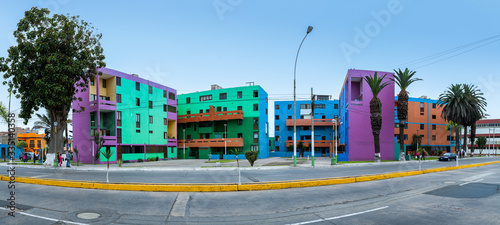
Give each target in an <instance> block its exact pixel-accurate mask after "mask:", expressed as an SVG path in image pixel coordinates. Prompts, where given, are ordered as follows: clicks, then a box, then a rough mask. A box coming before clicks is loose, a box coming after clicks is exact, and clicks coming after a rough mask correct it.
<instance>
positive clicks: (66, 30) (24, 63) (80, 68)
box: [0, 7, 106, 150]
mask: <svg viewBox="0 0 500 225" xmlns="http://www.w3.org/2000/svg"><path fill="white" fill-rule="evenodd" d="M49 14H50V11H49V10H48V9H45V8H42V9H38V8H37V7H33V8H31V9H30V10H28V11H26V12H25V14H24V18H22V19H21V20H20V21H19V23H18V25H17V30H15V31H14V37H15V38H16V41H17V46H11V47H10V48H9V50H8V57H7V58H3V57H2V58H0V72H5V73H4V79H5V80H6V81H4V82H3V84H4V85H5V84H8V85H9V87H10V88H13V94H15V97H16V98H20V99H21V112H20V114H19V117H20V118H23V119H24V124H27V123H28V120H29V119H30V118H31V116H32V114H33V113H34V112H35V111H37V110H39V109H40V108H45V109H47V110H48V111H49V118H50V121H51V122H57V131H58V132H57V139H59V140H63V138H62V137H63V133H64V130H65V129H66V120H67V117H68V113H69V110H70V109H71V103H72V102H73V101H81V100H82V99H77V98H76V97H75V93H77V92H78V91H85V90H86V88H88V81H89V80H90V79H94V78H95V76H96V75H97V69H98V68H99V67H104V66H106V64H105V63H104V61H103V60H104V55H103V48H102V47H101V45H100V43H99V41H100V39H101V37H102V35H101V34H96V33H95V32H94V27H92V26H91V24H89V23H87V22H85V21H83V20H81V19H79V17H78V16H69V15H68V16H65V15H60V14H53V15H52V17H50V16H49ZM83 110H84V108H83V107H81V108H80V109H79V111H83ZM50 125H51V127H50V132H51V133H50V136H51V137H55V136H56V134H55V129H53V128H54V124H53V123H52V124H50ZM49 144H50V145H49V147H50V149H56V146H55V142H54V143H53V142H50V143H49ZM57 145H58V146H57V149H61V150H62V149H63V145H64V143H63V142H62V141H59V142H57Z"/></svg>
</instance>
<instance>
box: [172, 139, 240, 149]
mask: <svg viewBox="0 0 500 225" xmlns="http://www.w3.org/2000/svg"><path fill="white" fill-rule="evenodd" d="M225 141H226V147H243V138H227V139H225ZM184 143H186V148H201V147H224V139H222V138H220V139H192V140H177V147H178V148H182V147H183V146H184Z"/></svg>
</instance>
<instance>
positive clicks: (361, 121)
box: [338, 69, 399, 161]
mask: <svg viewBox="0 0 500 225" xmlns="http://www.w3.org/2000/svg"><path fill="white" fill-rule="evenodd" d="M375 72H377V75H378V76H383V75H385V74H387V76H386V78H385V79H384V82H385V81H388V82H389V85H387V86H386V87H385V88H384V89H383V90H382V91H381V92H380V93H379V95H378V98H379V99H380V101H381V103H382V129H381V130H380V154H381V159H382V160H394V159H397V158H398V155H399V150H398V152H395V146H394V82H392V81H391V80H390V78H392V77H393V73H390V72H382V71H368V70H355V69H350V70H348V71H347V75H346V78H345V81H344V84H343V85H342V90H341V92H340V97H339V105H340V107H339V108H340V109H339V110H340V112H339V114H340V115H339V116H340V127H339V132H340V135H339V136H340V148H339V149H340V151H339V154H338V160H339V161H359V160H373V159H374V154H375V148H374V139H373V134H372V129H371V122H370V100H371V99H372V97H373V95H372V92H371V89H370V87H369V86H368V84H367V83H366V81H365V80H364V77H366V76H373V75H374V73H375Z"/></svg>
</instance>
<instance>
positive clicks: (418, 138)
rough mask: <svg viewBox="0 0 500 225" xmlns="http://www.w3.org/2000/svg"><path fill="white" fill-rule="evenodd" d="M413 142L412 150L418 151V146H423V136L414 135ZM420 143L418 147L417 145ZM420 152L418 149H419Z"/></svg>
mask: <svg viewBox="0 0 500 225" xmlns="http://www.w3.org/2000/svg"><path fill="white" fill-rule="evenodd" d="M412 138H413V139H412V141H411V148H412V149H417V148H418V146H422V136H419V135H417V134H413V137H412ZM417 143H418V145H417ZM417 151H418V149H417Z"/></svg>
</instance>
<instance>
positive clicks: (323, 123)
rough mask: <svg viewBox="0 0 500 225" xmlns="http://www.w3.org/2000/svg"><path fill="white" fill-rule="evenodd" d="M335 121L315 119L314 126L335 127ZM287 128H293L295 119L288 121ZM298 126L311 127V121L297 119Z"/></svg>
mask: <svg viewBox="0 0 500 225" xmlns="http://www.w3.org/2000/svg"><path fill="white" fill-rule="evenodd" d="M332 120H333V119H314V126H318V127H319V126H328V127H333V122H332ZM286 126H289V127H290V126H293V119H287V120H286ZM297 126H311V119H297Z"/></svg>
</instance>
